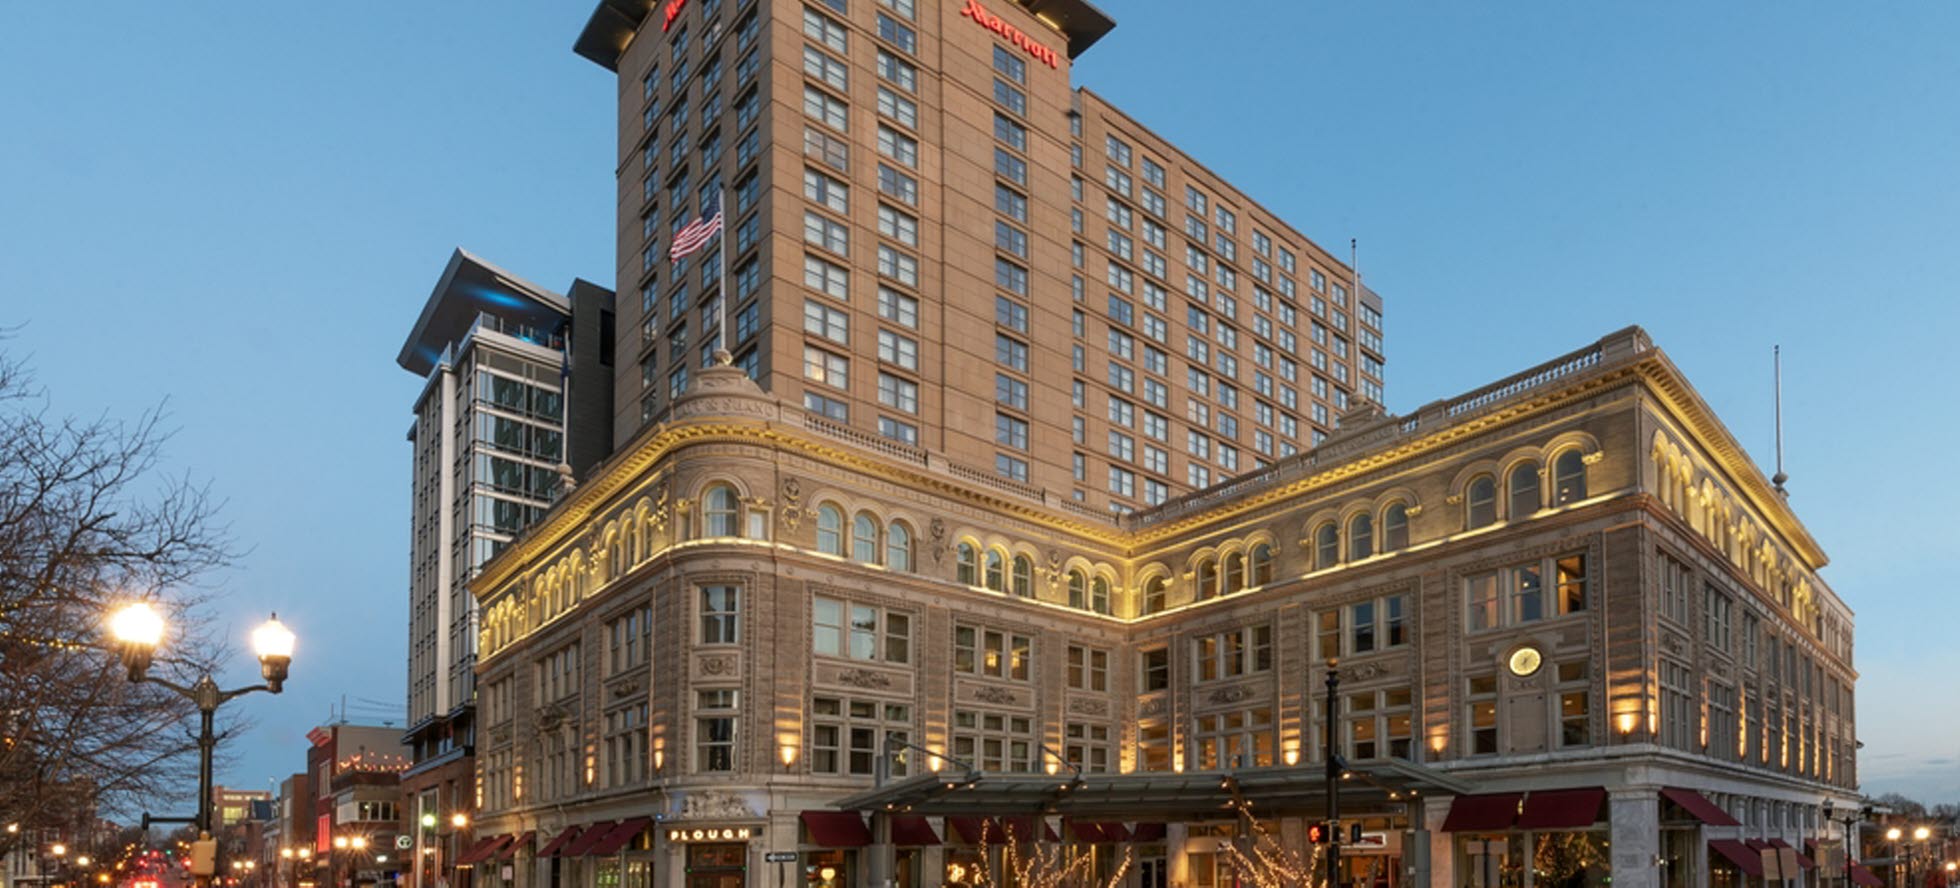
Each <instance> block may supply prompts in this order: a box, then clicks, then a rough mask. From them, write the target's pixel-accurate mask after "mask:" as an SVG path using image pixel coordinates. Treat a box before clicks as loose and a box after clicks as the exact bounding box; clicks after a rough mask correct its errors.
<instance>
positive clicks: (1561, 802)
mask: <svg viewBox="0 0 1960 888" xmlns="http://www.w3.org/2000/svg"><path fill="white" fill-rule="evenodd" d="M1604 804H1606V790H1604V789H1601V788H1599V787H1597V786H1594V787H1590V788H1587V789H1553V790H1535V791H1533V792H1532V793H1531V794H1530V795H1527V796H1525V797H1524V813H1522V814H1519V815H1518V823H1517V826H1516V827H1515V828H1516V829H1578V828H1580V827H1585V826H1591V825H1593V823H1595V822H1596V821H1598V820H1599V808H1600V806H1601V805H1604Z"/></svg>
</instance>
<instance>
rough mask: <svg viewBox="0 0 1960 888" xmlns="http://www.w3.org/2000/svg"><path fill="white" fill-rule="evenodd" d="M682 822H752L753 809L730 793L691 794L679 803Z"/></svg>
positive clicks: (743, 800)
mask: <svg viewBox="0 0 1960 888" xmlns="http://www.w3.org/2000/svg"><path fill="white" fill-rule="evenodd" d="M680 816H681V819H683V820H752V819H755V816H756V813H755V809H754V808H751V807H749V803H748V800H746V799H744V798H742V797H741V796H739V795H736V794H734V793H732V792H713V791H710V792H691V793H688V794H687V798H685V799H683V800H682V801H681V810H680Z"/></svg>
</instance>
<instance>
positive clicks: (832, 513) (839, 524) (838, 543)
mask: <svg viewBox="0 0 1960 888" xmlns="http://www.w3.org/2000/svg"><path fill="white" fill-rule="evenodd" d="M817 551H819V552H823V553H826V554H829V555H842V554H844V510H842V509H839V508H837V507H836V506H833V505H831V504H829V503H824V504H823V505H822V506H819V507H818V508H817Z"/></svg>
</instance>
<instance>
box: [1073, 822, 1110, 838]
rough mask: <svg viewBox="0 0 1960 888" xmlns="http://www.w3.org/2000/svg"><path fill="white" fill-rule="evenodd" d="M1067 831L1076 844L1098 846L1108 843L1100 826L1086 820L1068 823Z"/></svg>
mask: <svg viewBox="0 0 1960 888" xmlns="http://www.w3.org/2000/svg"><path fill="white" fill-rule="evenodd" d="M1068 831H1069V835H1071V836H1074V837H1075V840H1076V841H1078V842H1088V843H1090V844H1100V843H1103V842H1107V841H1109V839H1108V838H1107V837H1105V836H1104V835H1103V831H1102V824H1099V823H1095V822H1092V821H1088V820H1071V821H1069V822H1068Z"/></svg>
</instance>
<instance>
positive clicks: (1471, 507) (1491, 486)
mask: <svg viewBox="0 0 1960 888" xmlns="http://www.w3.org/2000/svg"><path fill="white" fill-rule="evenodd" d="M1463 512H1464V520H1465V521H1466V522H1467V523H1468V524H1469V526H1470V527H1473V528H1475V527H1483V526H1484V525H1487V524H1495V523H1497V479H1495V478H1492V477H1491V476H1489V475H1478V476H1477V477H1475V478H1472V479H1470V486H1469V487H1468V488H1467V489H1465V490H1464V492H1463Z"/></svg>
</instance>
